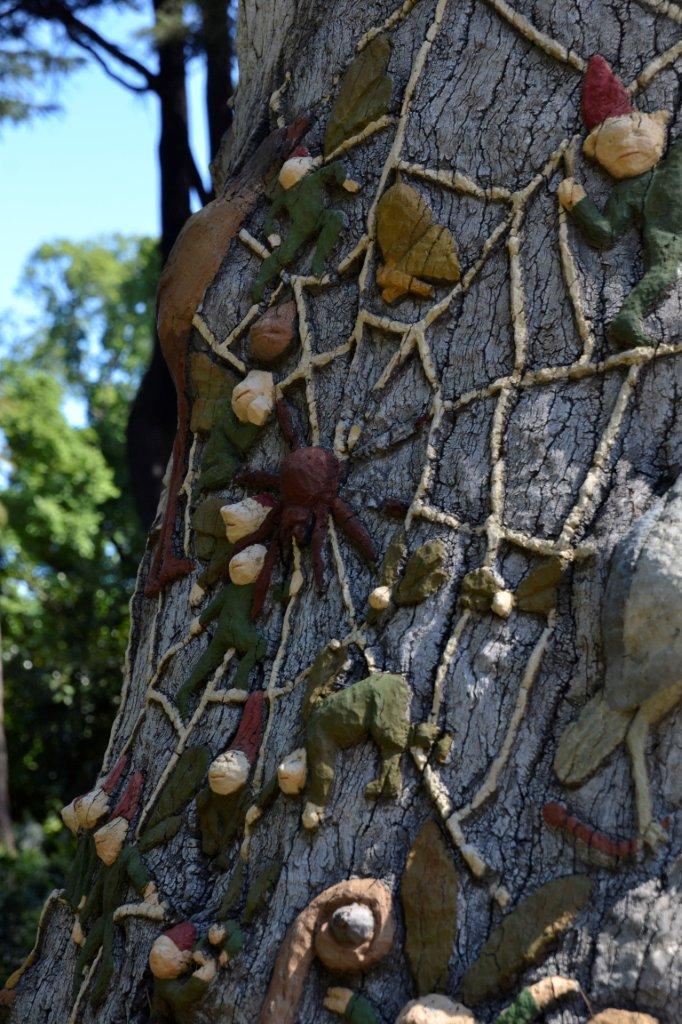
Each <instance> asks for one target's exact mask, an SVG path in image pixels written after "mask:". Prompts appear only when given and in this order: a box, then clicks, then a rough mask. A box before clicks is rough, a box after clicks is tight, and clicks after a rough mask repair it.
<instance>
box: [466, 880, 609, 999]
mask: <svg viewBox="0 0 682 1024" xmlns="http://www.w3.org/2000/svg"><path fill="white" fill-rule="evenodd" d="M592 888H593V882H592V880H591V879H590V878H588V877H587V876H586V875H567V876H565V877H564V878H556V879H554V880H553V881H551V882H547V883H546V884H545V885H541V886H540V887H539V888H538V889H536V890H535V892H533V893H531V895H530V896H527V897H526V898H525V899H523V900H521V902H520V903H519V904H517V906H516V907H514V909H513V910H511V911H510V912H509V913H508V914H507V916H506V917H505V918H504V920H503V921H502V922H501V923H500V924H499V925H497V927H496V928H494V929H493V931H492V932H491V934H490V937H489V938H488V941H487V942H486V943H485V945H484V946H483V949H482V950H481V952H480V954H479V956H478V959H477V960H475V961H474V963H473V964H472V965H471V967H469V969H468V970H467V971H466V973H465V975H464V977H463V979H462V986H461V991H462V996H463V998H464V1001H465V1002H466V1003H470V1004H471V1005H473V1006H475V1005H476V1004H477V1003H481V1002H483V1001H484V1000H486V999H492V998H493V997H495V996H497V995H498V993H500V992H503V991H505V990H507V989H508V988H510V987H511V986H512V985H513V984H514V982H515V981H516V979H517V977H518V976H519V974H521V972H522V971H524V970H525V969H526V968H527V967H530V966H531V965H533V964H537V963H540V962H541V961H542V960H543V959H544V958H545V956H546V955H547V953H548V952H549V949H550V947H551V946H552V944H553V943H554V942H555V941H556V940H557V939H558V938H559V937H560V936H561V935H563V933H564V932H565V931H566V930H567V929H568V928H569V927H570V925H571V924H572V923H573V921H574V920H575V918H576V917H577V916H578V914H579V913H580V911H581V910H582V909H583V908H584V907H585V906H586V905H587V902H588V900H589V898H590V895H591V893H592Z"/></svg>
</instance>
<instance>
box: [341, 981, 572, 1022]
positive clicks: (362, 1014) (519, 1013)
mask: <svg viewBox="0 0 682 1024" xmlns="http://www.w3.org/2000/svg"><path fill="white" fill-rule="evenodd" d="M579 991H580V986H579V985H578V983H577V982H575V981H571V980H570V979H568V978H560V977H550V978H543V979H542V981H537V982H536V983H535V984H534V985H530V986H529V987H528V988H525V989H524V990H523V991H522V992H521V994H520V995H519V996H517V998H516V999H515V1000H514V1001H513V1002H512V1003H510V1005H509V1006H508V1007H507V1009H506V1010H503V1011H502V1013H501V1014H499V1016H498V1017H496V1018H495V1024H533V1021H536V1020H539V1019H540V1018H541V1017H542V1016H543V1015H544V1013H545V1012H546V1011H547V1010H550V1009H552V1007H553V1006H555V1004H556V1003H557V1002H558V1001H559V1000H560V999H562V998H563V997H565V996H568V995H571V994H573V993H575V992H579ZM324 1005H325V1006H326V1007H327V1009H328V1010H331V1012H332V1013H338V1014H339V1016H341V1017H343V1018H344V1020H347V1021H349V1022H350V1024H381V1021H382V1020H383V1018H382V1017H380V1016H379V1014H378V1013H377V1011H376V1010H375V1009H374V1007H373V1006H372V1004H371V1002H370V1001H369V1000H368V999H365V998H364V996H359V995H357V994H354V993H353V991H352V990H351V989H348V988H330V989H328V990H327V998H326V999H325V1002H324ZM395 1024H477V1021H476V1018H475V1016H474V1015H473V1013H472V1012H471V1010H469V1009H467V1007H466V1006H463V1005H462V1003H457V1002H455V1001H454V1000H452V999H449V998H448V997H447V996H441V995H438V994H435V993H434V994H432V995H427V996H423V997H422V998H421V999H414V1000H412V1001H411V1002H409V1003H407V1005H406V1006H404V1007H403V1008H402V1010H401V1011H400V1013H399V1014H398V1016H397V1017H396V1019H395Z"/></svg>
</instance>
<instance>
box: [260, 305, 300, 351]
mask: <svg viewBox="0 0 682 1024" xmlns="http://www.w3.org/2000/svg"><path fill="white" fill-rule="evenodd" d="M295 337H296V303H295V302H292V301H289V302H281V303H280V304H279V305H277V306H272V307H271V308H270V309H266V311H265V312H264V313H263V315H262V316H260V317H259V318H258V320H256V322H255V323H254V324H252V325H251V329H250V330H249V352H250V355H251V358H252V359H254V360H255V361H256V362H257V363H264V364H265V365H266V366H269V365H270V364H271V363H276V362H277V361H278V360H279V359H281V358H282V357H283V356H285V355H286V354H287V352H288V351H289V350H290V348H291V347H292V345H293V342H294V338H295Z"/></svg>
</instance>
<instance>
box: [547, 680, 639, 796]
mask: <svg viewBox="0 0 682 1024" xmlns="http://www.w3.org/2000/svg"><path fill="white" fill-rule="evenodd" d="M631 719H632V712H624V711H614V710H613V709H612V708H610V707H609V706H608V705H607V703H606V701H605V700H604V694H603V693H598V694H597V695H596V697H593V698H592V700H591V701H589V703H588V704H586V705H585V707H584V708H583V710H582V711H581V713H580V716H579V717H578V719H577V720H576V721H575V722H572V723H571V725H569V726H568V727H567V728H566V729H565V730H564V732H563V733H562V736H561V739H560V740H559V746H558V748H557V752H556V757H555V758H554V771H555V772H556V774H557V778H558V779H559V780H560V781H561V782H563V784H564V785H565V786H578V785H580V783H581V782H584V781H585V779H588V778H589V777H590V775H593V774H594V772H596V770H597V768H598V767H599V765H600V764H601V763H602V761H604V760H605V758H607V757H608V756H609V754H611V753H613V751H614V750H615V749H616V747H617V746H619V745H620V744H621V743H622V742H623V740H624V739H625V733H626V732H627V730H628V726H629V724H630V721H631Z"/></svg>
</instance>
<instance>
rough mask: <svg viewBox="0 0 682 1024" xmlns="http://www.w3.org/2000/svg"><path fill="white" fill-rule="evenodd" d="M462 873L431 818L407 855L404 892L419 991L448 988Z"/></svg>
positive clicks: (412, 963)
mask: <svg viewBox="0 0 682 1024" xmlns="http://www.w3.org/2000/svg"><path fill="white" fill-rule="evenodd" d="M458 889H459V878H458V875H457V871H456V869H455V865H454V864H453V862H452V857H451V856H450V853H449V851H448V849H447V847H446V846H445V843H444V842H443V837H442V836H441V833H440V829H439V828H438V825H437V824H436V822H435V821H427V822H426V824H425V825H424V827H423V828H422V830H421V831H420V833H419V835H418V836H417V838H416V839H415V841H414V843H413V844H412V846H411V848H410V852H409V853H408V855H407V862H406V864H405V871H404V872H403V878H402V885H401V889H400V896H401V900H402V904H403V912H404V914H405V933H406V934H405V952H406V954H407V959H408V961H409V964H410V971H411V973H412V977H413V978H414V982H415V984H416V986H417V991H418V992H419V995H426V994H427V993H428V992H438V991H443V990H444V989H445V986H446V983H447V976H448V961H449V959H450V953H451V952H452V946H453V943H454V941H455V933H456V930H457V892H458Z"/></svg>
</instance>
